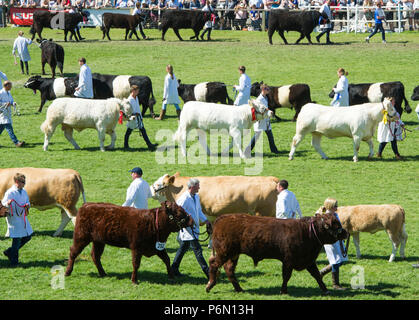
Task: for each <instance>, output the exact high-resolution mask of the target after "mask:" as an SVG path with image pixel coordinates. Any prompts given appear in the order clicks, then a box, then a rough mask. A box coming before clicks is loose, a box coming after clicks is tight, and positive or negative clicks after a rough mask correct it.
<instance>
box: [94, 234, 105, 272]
mask: <svg viewBox="0 0 419 320" xmlns="http://www.w3.org/2000/svg"><path fill="white" fill-rule="evenodd" d="M103 250H105V244H104V243H102V242H95V241H93V244H92V253H91V255H92V260H93V262H94V264H95V266H96V268H97V271H98V272H99V276H101V277H104V276H106V272H105V270H104V269H103V267H102V263H101V262H100V257H101V256H102V253H103Z"/></svg>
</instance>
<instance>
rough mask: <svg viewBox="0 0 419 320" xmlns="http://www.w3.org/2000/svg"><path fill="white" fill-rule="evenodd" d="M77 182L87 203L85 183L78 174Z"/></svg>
mask: <svg viewBox="0 0 419 320" xmlns="http://www.w3.org/2000/svg"><path fill="white" fill-rule="evenodd" d="M76 180H77V182H78V184H79V188H80V190H81V194H82V196H83V203H86V195H85V194H84V187H83V181H82V179H81V176H80V174H77V175H76Z"/></svg>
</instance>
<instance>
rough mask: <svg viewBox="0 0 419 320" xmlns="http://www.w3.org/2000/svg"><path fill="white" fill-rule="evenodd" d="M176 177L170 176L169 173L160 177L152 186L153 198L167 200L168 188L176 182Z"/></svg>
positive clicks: (161, 200)
mask: <svg viewBox="0 0 419 320" xmlns="http://www.w3.org/2000/svg"><path fill="white" fill-rule="evenodd" d="M175 179H176V177H175V176H169V175H168V174H167V173H166V174H165V175H164V176H162V177H160V178H158V179H157V180H156V181H155V182H154V183H153V184H152V185H151V187H150V191H151V195H152V197H153V199H157V200H158V201H160V202H163V201H166V200H167V196H166V189H167V188H168V187H169V186H170V185H171V184H173V182H175Z"/></svg>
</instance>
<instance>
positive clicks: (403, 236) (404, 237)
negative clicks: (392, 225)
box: [400, 224, 407, 259]
mask: <svg viewBox="0 0 419 320" xmlns="http://www.w3.org/2000/svg"><path fill="white" fill-rule="evenodd" d="M400 238H401V239H400V240H401V242H400V257H401V258H402V259H404V258H405V255H404V248H405V247H406V242H407V232H406V227H405V225H404V224H403V227H402V233H401V235H400Z"/></svg>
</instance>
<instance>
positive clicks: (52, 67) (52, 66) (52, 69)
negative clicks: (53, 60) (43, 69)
mask: <svg viewBox="0 0 419 320" xmlns="http://www.w3.org/2000/svg"><path fill="white" fill-rule="evenodd" d="M50 67H51V73H52V78H55V68H56V65H54V64H52V65H50Z"/></svg>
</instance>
